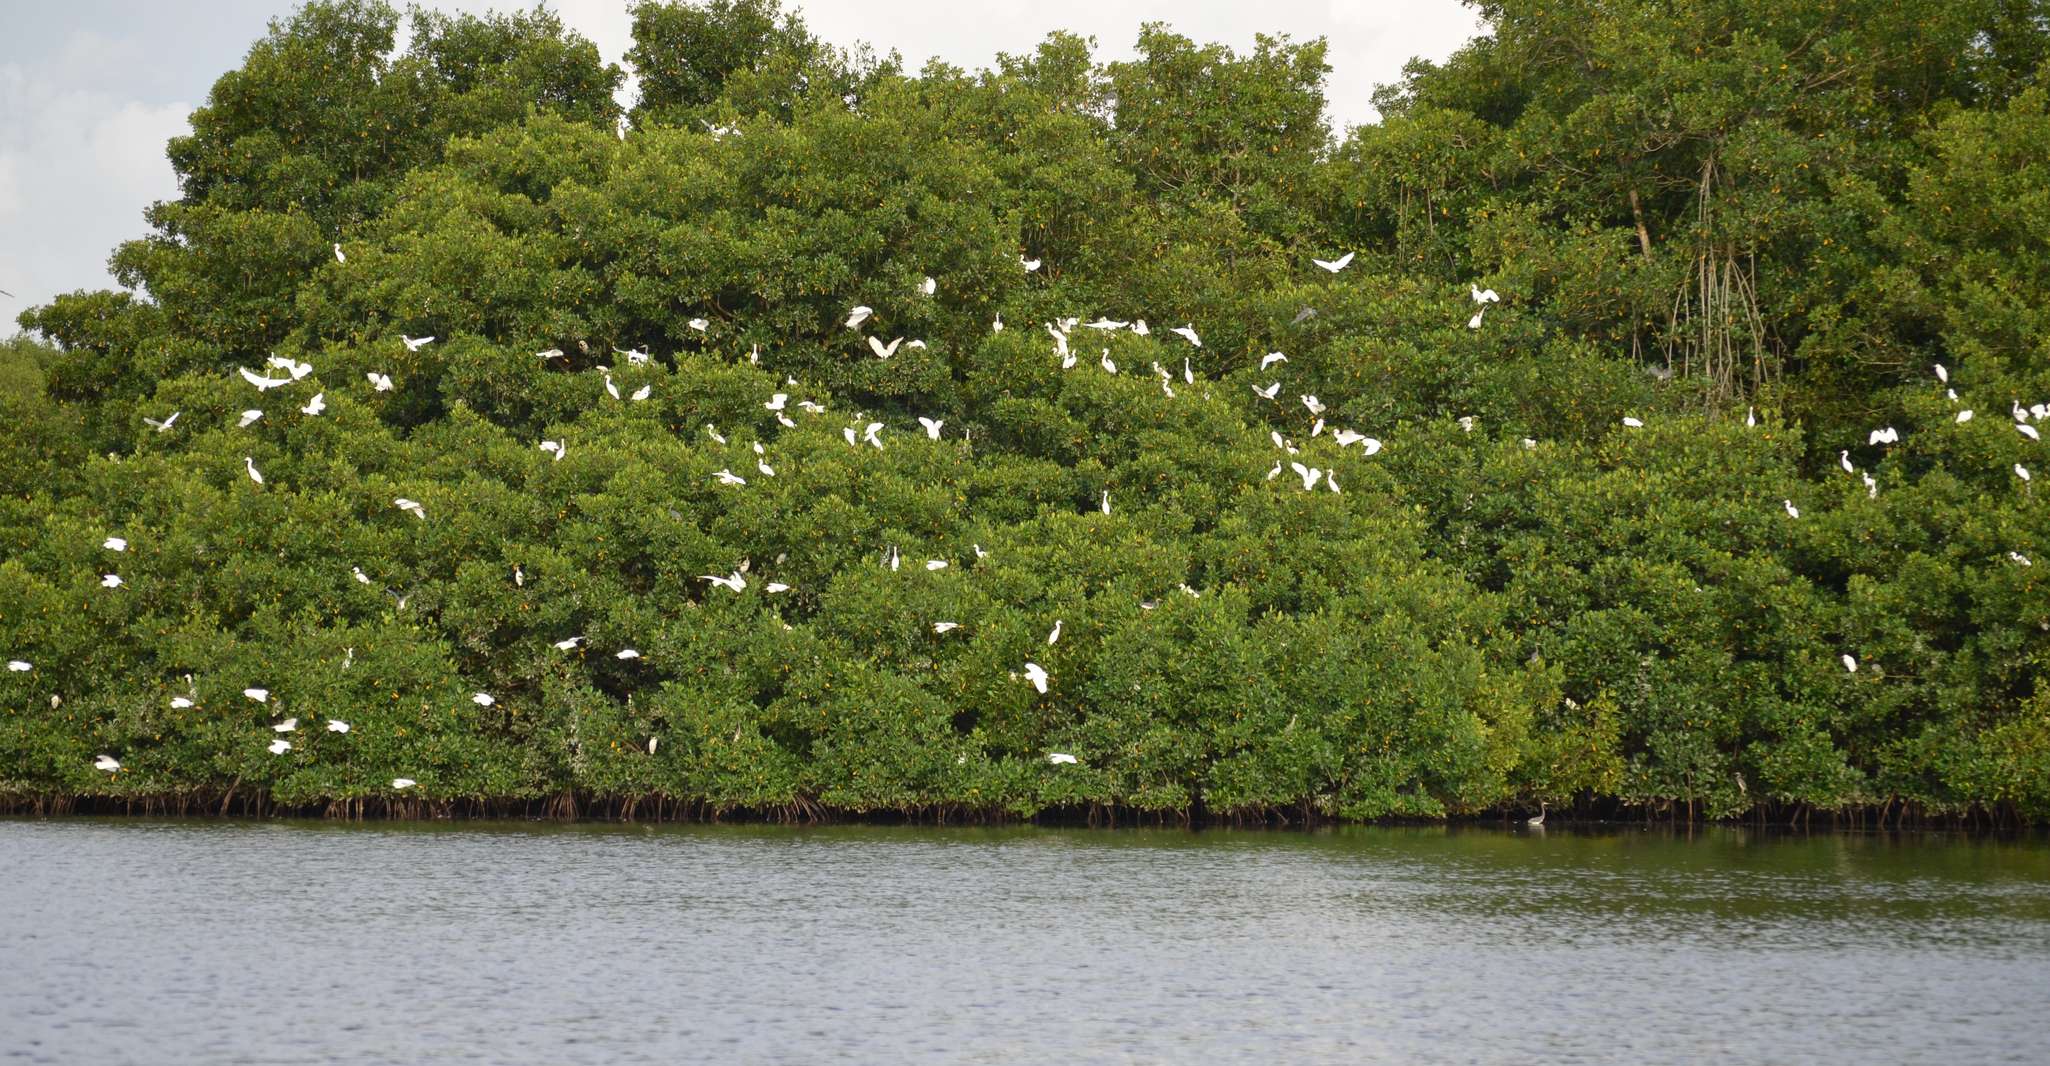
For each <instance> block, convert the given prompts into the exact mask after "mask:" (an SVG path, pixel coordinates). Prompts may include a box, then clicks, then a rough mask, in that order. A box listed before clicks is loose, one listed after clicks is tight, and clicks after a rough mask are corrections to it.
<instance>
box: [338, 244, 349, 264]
mask: <svg viewBox="0 0 2050 1066" xmlns="http://www.w3.org/2000/svg"><path fill="white" fill-rule="evenodd" d="M348 261H349V257H348V256H346V255H343V254H342V246H341V245H339V244H337V245H335V262H337V263H346V262H348Z"/></svg>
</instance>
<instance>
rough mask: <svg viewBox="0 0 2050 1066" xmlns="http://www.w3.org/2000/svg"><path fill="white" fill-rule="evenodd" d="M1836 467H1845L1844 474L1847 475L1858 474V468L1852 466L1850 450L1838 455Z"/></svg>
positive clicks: (1840, 452)
mask: <svg viewBox="0 0 2050 1066" xmlns="http://www.w3.org/2000/svg"><path fill="white" fill-rule="evenodd" d="M1836 465H1838V466H1840V467H1843V468H1844V473H1846V474H1855V473H1857V472H1858V468H1857V467H1855V466H1853V465H1851V453H1850V451H1849V450H1848V449H1845V450H1842V451H1839V452H1837V453H1836Z"/></svg>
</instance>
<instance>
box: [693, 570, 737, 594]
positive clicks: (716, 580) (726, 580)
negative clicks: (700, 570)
mask: <svg viewBox="0 0 2050 1066" xmlns="http://www.w3.org/2000/svg"><path fill="white" fill-rule="evenodd" d="M699 580H701V581H709V582H711V583H712V584H714V585H723V586H725V587H726V588H728V589H731V590H732V591H734V592H746V591H747V579H746V578H744V577H741V576H740V572H739V571H735V572H733V573H731V574H728V575H727V576H725V577H714V576H713V575H711V574H704V575H701V576H700V577H699Z"/></svg>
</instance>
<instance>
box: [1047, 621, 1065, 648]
mask: <svg viewBox="0 0 2050 1066" xmlns="http://www.w3.org/2000/svg"><path fill="white" fill-rule="evenodd" d="M1066 622H1067V620H1066V619H1064V618H1056V619H1054V620H1053V632H1051V633H1048V634H1047V635H1046V643H1047V645H1048V646H1049V647H1051V646H1052V645H1053V644H1054V642H1056V641H1058V640H1060V639H1061V626H1062V625H1064V624H1066Z"/></svg>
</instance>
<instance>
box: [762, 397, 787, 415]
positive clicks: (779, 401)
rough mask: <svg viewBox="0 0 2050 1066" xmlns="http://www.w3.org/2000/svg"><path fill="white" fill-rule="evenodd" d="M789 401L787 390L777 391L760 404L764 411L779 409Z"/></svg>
mask: <svg viewBox="0 0 2050 1066" xmlns="http://www.w3.org/2000/svg"><path fill="white" fill-rule="evenodd" d="M789 402H790V394H789V393H787V392H779V393H777V394H775V395H774V396H771V397H769V400H768V402H767V403H764V404H762V409H763V410H765V411H781V410H782V409H783V408H784V406H785V405H787V404H789Z"/></svg>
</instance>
